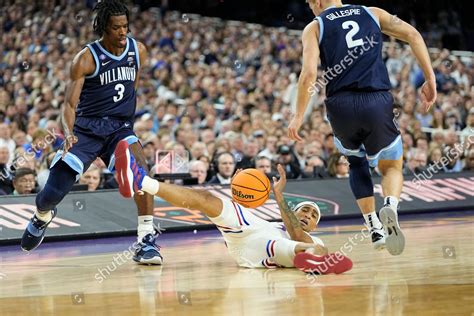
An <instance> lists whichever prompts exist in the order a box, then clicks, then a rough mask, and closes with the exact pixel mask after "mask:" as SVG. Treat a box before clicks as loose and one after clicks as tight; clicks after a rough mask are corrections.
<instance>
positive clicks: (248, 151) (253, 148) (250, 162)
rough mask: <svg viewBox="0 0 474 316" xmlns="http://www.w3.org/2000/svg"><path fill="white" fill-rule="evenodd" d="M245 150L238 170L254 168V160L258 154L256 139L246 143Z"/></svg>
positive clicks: (238, 163)
mask: <svg viewBox="0 0 474 316" xmlns="http://www.w3.org/2000/svg"><path fill="white" fill-rule="evenodd" d="M243 148H244V149H243V150H244V153H243V156H242V158H241V159H240V161H238V162H237V166H236V169H247V168H254V167H255V162H254V159H255V158H256V157H257V154H258V141H257V140H256V139H254V138H251V139H249V140H248V141H247V142H246V143H245V146H243Z"/></svg>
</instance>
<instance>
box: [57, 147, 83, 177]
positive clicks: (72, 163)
mask: <svg viewBox="0 0 474 316" xmlns="http://www.w3.org/2000/svg"><path fill="white" fill-rule="evenodd" d="M62 155H63V151H62V150H58V151H57V152H56V155H55V156H54V158H53V161H52V162H51V167H49V168H50V169H51V168H53V166H54V165H55V164H56V163H57V162H58V161H59V160H60V159H61V158H62ZM62 160H63V161H64V162H65V163H67V164H68V166H69V167H71V168H72V170H74V171H76V172H77V173H78V175H77V177H76V181H77V180H78V179H79V177H80V176H81V175H82V173H83V172H84V163H83V162H82V161H81V159H79V157H77V156H76V155H74V154H73V153H70V152H68V153H67V154H66V155H65V156H64V158H62Z"/></svg>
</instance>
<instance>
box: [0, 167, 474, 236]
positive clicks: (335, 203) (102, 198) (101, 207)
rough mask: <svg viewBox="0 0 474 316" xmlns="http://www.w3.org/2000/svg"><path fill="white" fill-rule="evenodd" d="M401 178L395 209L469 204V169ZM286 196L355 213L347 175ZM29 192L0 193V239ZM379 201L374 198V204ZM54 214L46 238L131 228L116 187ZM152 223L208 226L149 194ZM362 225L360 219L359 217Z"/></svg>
mask: <svg viewBox="0 0 474 316" xmlns="http://www.w3.org/2000/svg"><path fill="white" fill-rule="evenodd" d="M427 176H429V174H428V173H425V175H424V176H422V177H421V176H419V177H418V178H407V177H406V178H405V183H404V188H403V193H402V203H401V209H400V213H416V212H433V211H447V210H453V211H458V210H472V209H474V172H464V173H451V174H438V175H434V176H433V177H432V178H431V179H430V180H426V181H423V180H424V179H426V178H427ZM374 187H375V194H376V196H377V197H380V196H381V192H382V190H381V186H380V178H375V179H374ZM206 188H207V189H209V190H211V191H212V192H213V193H215V194H217V195H220V196H228V197H230V196H231V192H230V189H229V187H228V186H208V187H206ZM286 192H287V193H286V198H287V200H288V202H289V204H290V206H291V205H296V204H297V203H299V202H301V201H303V200H312V201H315V202H316V203H318V205H319V206H320V208H321V212H322V215H323V216H322V221H324V219H327V218H332V219H333V218H347V217H355V218H356V217H359V216H360V213H359V210H358V208H357V206H356V204H355V201H354V198H353V197H352V193H351V190H350V187H349V181H348V179H328V180H312V179H308V180H306V179H305V180H298V181H288V183H287V188H286ZM34 201H35V196H34V195H28V196H2V197H0V244H14V243H19V240H20V238H21V235H22V233H23V230H24V228H25V227H26V224H27V222H28V220H29V218H30V217H31V216H32V214H33V212H34V209H35V206H34ZM381 202H382V199H381V198H377V203H379V204H378V207H380V206H381V205H380V203H381ZM58 209H59V213H58V216H57V217H56V218H55V220H54V221H53V223H52V224H50V226H49V228H48V231H47V234H46V241H47V240H59V239H63V240H70V239H77V238H91V237H101V236H103V237H110V236H114V235H115V236H116V235H133V234H135V233H136V228H137V227H136V221H137V217H136V209H135V204H134V202H133V200H132V199H124V198H122V197H121V196H120V195H119V193H118V191H116V190H107V191H97V192H72V193H70V194H68V195H67V196H66V198H65V199H64V200H63V201H62V202H61V204H59V206H58ZM255 214H256V215H257V216H259V217H261V218H264V219H266V220H279V219H280V215H279V211H278V207H277V204H276V202H275V201H274V200H273V199H272V198H270V199H269V200H268V201H267V203H265V205H264V206H262V207H260V208H258V209H256V210H255ZM154 215H155V224H156V226H157V227H158V228H159V229H160V230H161V231H162V232H164V233H166V232H170V231H177V230H194V229H204V228H210V227H212V224H211V222H210V221H209V220H208V219H207V218H206V217H205V216H204V215H203V214H202V213H201V212H199V211H196V210H187V209H183V208H179V207H173V206H170V205H169V204H168V203H166V202H164V201H162V200H160V199H159V198H155V214H154ZM361 224H362V220H361Z"/></svg>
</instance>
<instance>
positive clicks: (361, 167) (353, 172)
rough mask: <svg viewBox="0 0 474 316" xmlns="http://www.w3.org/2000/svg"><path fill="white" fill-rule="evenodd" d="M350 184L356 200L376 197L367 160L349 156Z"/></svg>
mask: <svg viewBox="0 0 474 316" xmlns="http://www.w3.org/2000/svg"><path fill="white" fill-rule="evenodd" d="M348 160H349V182H350V185H351V190H352V193H353V194H354V196H355V198H356V199H357V200H358V199H362V198H366V197H369V196H373V195H374V184H373V182H372V177H371V175H370V169H369V162H368V161H367V158H365V157H363V158H361V157H355V156H348Z"/></svg>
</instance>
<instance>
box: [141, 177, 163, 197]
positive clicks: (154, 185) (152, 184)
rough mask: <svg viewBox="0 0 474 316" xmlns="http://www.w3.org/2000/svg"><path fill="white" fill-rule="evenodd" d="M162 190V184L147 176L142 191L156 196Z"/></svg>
mask: <svg viewBox="0 0 474 316" xmlns="http://www.w3.org/2000/svg"><path fill="white" fill-rule="evenodd" d="M159 189H160V182H158V180H155V179H152V178H150V177H149V176H145V178H143V182H142V191H145V192H146V193H150V194H151V195H155V194H156V193H158V190H159Z"/></svg>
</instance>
